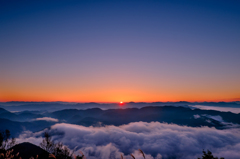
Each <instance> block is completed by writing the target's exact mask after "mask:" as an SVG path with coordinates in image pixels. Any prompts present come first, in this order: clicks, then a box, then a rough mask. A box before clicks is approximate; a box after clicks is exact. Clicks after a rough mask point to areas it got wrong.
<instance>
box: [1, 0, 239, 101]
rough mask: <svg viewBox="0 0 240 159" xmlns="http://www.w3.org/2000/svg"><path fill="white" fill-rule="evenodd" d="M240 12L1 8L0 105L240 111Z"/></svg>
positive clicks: (215, 2)
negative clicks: (225, 104)
mask: <svg viewBox="0 0 240 159" xmlns="http://www.w3.org/2000/svg"><path fill="white" fill-rule="evenodd" d="M239 8H240V1H236V0H194V1H193V0H183V1H174V0H170V1H169V0H168V1H167V0H162V1H154V0H148V1H147V0H145V1H141V0H138V1H132V0H129V1H126V0H112V1H105V0H101V1H94V0H82V1H80V0H79V1H77V0H69V1H67V0H66V1H63V0H58V1H56V0H42V1H31V0H22V1H18V0H0V101H2V102H6V101H67V102H119V101H124V102H129V101H134V102H155V101H183V100H184V101H237V100H238V101H239V100H240V82H239V81H240V62H239V59H240V45H239V44H240V9H239Z"/></svg>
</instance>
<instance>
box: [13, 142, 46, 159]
mask: <svg viewBox="0 0 240 159" xmlns="http://www.w3.org/2000/svg"><path fill="white" fill-rule="evenodd" d="M12 149H13V154H17V153H18V152H19V156H20V157H21V158H22V159H29V158H30V157H34V158H35V157H36V156H37V155H38V159H46V158H48V156H49V153H48V152H47V151H45V150H43V149H42V148H40V147H39V146H36V145H34V144H32V143H29V142H24V143H21V144H18V145H15V146H13V147H11V148H10V149H9V150H12Z"/></svg>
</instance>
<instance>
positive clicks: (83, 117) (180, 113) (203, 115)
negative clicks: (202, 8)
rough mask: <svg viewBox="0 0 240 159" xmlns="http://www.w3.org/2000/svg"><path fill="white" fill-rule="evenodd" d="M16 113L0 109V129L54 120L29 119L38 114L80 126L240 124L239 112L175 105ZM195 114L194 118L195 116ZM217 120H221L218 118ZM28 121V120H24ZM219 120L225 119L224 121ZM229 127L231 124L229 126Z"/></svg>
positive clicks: (37, 125)
mask: <svg viewBox="0 0 240 159" xmlns="http://www.w3.org/2000/svg"><path fill="white" fill-rule="evenodd" d="M37 113H38V112H29V111H28V112H25V111H24V112H18V113H11V112H9V111H6V110H4V109H2V108H1V109H0V131H1V130H5V129H9V130H10V131H11V133H12V135H13V136H15V137H16V136H17V135H19V134H20V133H21V132H22V131H23V130H30V131H33V132H36V131H41V130H43V129H45V128H47V127H50V126H52V125H54V124H55V123H56V122H49V121H45V120H32V119H35V118H37V117H51V118H55V119H58V120H59V122H60V123H62V122H64V123H70V124H77V125H83V126H100V125H115V126H119V125H123V124H128V123H131V122H139V121H143V122H152V121H155V122H165V123H173V124H178V125H186V126H191V127H201V126H208V127H215V128H217V129H224V128H226V125H227V123H234V124H240V114H234V113H231V112H220V111H215V110H201V109H190V108H188V107H180V106H179V107H176V106H161V107H160V106H148V107H143V108H140V109H139V108H126V109H108V110H102V109H99V108H91V109H86V110H78V109H64V110H60V111H55V112H50V113H49V112H45V113H43V112H39V113H40V114H37ZM196 116H197V117H196ZM27 119H28V120H27ZM219 119H220V120H219ZM25 120H27V121H25ZM222 120H223V121H224V122H225V123H223V122H222ZM228 126H231V124H230V125H228Z"/></svg>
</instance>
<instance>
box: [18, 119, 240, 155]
mask: <svg viewBox="0 0 240 159" xmlns="http://www.w3.org/2000/svg"><path fill="white" fill-rule="evenodd" d="M43 132H44V131H42V132H38V133H29V132H28V134H26V133H25V134H22V135H21V136H20V137H19V138H18V141H25V140H28V141H30V139H33V137H34V138H36V139H37V140H36V141H39V140H40V139H42V135H40V134H43ZM49 133H50V135H52V137H53V139H54V140H56V141H61V142H63V143H64V144H66V145H68V146H69V147H70V148H71V149H73V148H75V147H76V146H77V149H78V150H81V151H82V152H83V153H84V154H85V155H86V157H87V158H88V159H97V158H98V159H106V158H120V155H121V154H122V153H124V154H125V158H126V159H128V158H130V156H129V155H130V154H131V153H133V154H134V155H136V156H138V157H137V158H139V159H141V154H140V153H139V152H138V151H136V150H138V149H139V148H140V149H142V150H143V151H144V153H146V158H148V159H154V158H155V159H156V158H157V159H161V158H171V157H172V158H174V157H176V158H178V159H192V158H198V157H201V156H202V150H203V149H205V150H207V149H209V150H211V151H212V152H213V154H214V155H216V156H218V157H225V158H228V159H235V158H240V154H239V152H240V129H226V130H217V129H215V128H209V127H201V128H193V127H187V126H179V125H176V124H165V123H159V122H151V123H146V122H135V123H130V124H127V125H122V126H105V127H92V126H90V127H84V126H79V125H72V124H65V123H61V124H55V125H53V126H52V127H51V128H50V130H49ZM35 144H36V142H35ZM38 144H39V143H38Z"/></svg>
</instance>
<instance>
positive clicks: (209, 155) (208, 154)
mask: <svg viewBox="0 0 240 159" xmlns="http://www.w3.org/2000/svg"><path fill="white" fill-rule="evenodd" d="M198 159H218V157H214V156H213V155H212V152H211V151H209V150H207V152H206V151H204V150H203V156H202V158H198ZM220 159H224V158H223V157H221V158H220Z"/></svg>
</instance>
